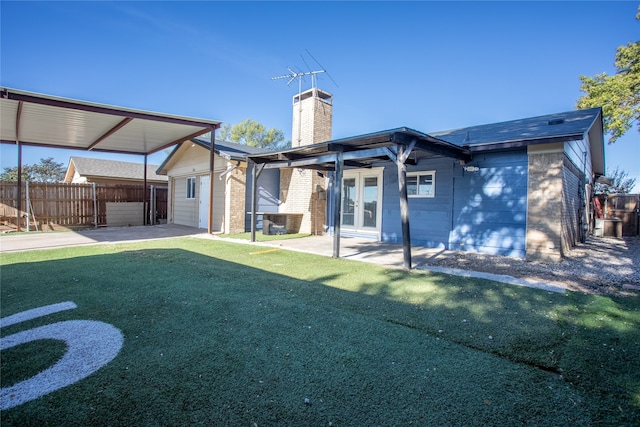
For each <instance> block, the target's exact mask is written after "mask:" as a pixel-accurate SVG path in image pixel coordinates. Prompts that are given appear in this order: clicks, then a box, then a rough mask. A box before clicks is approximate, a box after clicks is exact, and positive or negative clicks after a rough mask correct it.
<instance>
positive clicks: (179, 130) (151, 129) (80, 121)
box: [0, 88, 221, 233]
mask: <svg viewBox="0 0 640 427" xmlns="http://www.w3.org/2000/svg"><path fill="white" fill-rule="evenodd" d="M0 114H1V115H0V123H1V126H0V143H2V144H15V145H16V146H17V147H18V197H17V200H18V202H17V206H16V208H17V211H18V215H20V211H21V209H22V206H21V191H22V190H21V185H22V147H23V146H25V145H28V146H37V147H49V148H66V149H76V150H85V151H97V152H108V153H121V154H139V155H143V156H144V177H143V179H144V187H145V188H146V186H147V182H146V181H147V180H146V175H147V157H148V156H149V155H150V154H153V153H156V152H158V151H161V150H164V149H165V148H168V147H171V146H173V145H175V144H178V143H180V142H183V141H186V140H188V139H191V138H195V137H197V136H200V135H203V134H205V133H208V132H210V133H211V149H210V156H209V176H210V179H209V182H210V184H209V221H208V232H209V233H211V231H212V220H213V186H214V179H213V176H212V175H213V159H214V157H213V156H214V149H215V130H216V129H218V128H220V124H221V122H220V121H217V120H206V119H197V118H191V117H183V116H175V115H168V114H160V113H155V112H149V111H142V110H134V109H128V108H122V107H115V106H111V105H105V104H96V103H91V102H86V101H79V100H74V99H68V98H60V97H55V96H50V95H43V94H38V93H33V92H26V91H22V90H16V89H9V88H0ZM146 197H147V196H146V192H145V197H144V198H145V203H147V200H146ZM18 231H20V221H18Z"/></svg>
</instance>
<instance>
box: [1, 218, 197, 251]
mask: <svg viewBox="0 0 640 427" xmlns="http://www.w3.org/2000/svg"><path fill="white" fill-rule="evenodd" d="M204 232H205V230H200V229H198V228H193V227H185V226H183V225H175V224H160V225H149V226H136V227H111V228H98V229H92V230H82V231H62V232H47V233H27V234H22V233H20V234H18V233H15V234H4V235H0V253H7V252H20V251H30V250H34V249H53V248H63V247H68V246H85V245H95V244H98V243H117V242H135V241H142V240H154V239H166V238H169V237H179V236H193V235H197V234H200V233H204Z"/></svg>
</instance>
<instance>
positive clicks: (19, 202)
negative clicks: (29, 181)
mask: <svg viewBox="0 0 640 427" xmlns="http://www.w3.org/2000/svg"><path fill="white" fill-rule="evenodd" d="M21 209H22V143H21V142H20V141H19V140H18V196H17V199H16V210H17V212H18V213H17V214H16V215H17V218H16V219H17V221H16V225H17V231H18V232H20V229H21V224H20V222H21V221H22V218H21V217H20V210H21Z"/></svg>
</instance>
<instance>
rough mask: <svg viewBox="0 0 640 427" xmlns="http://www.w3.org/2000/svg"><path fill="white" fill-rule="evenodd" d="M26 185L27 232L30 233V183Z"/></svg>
mask: <svg viewBox="0 0 640 427" xmlns="http://www.w3.org/2000/svg"><path fill="white" fill-rule="evenodd" d="M24 185H25V187H26V188H25V193H26V194H25V197H26V205H27V232H29V231H30V229H29V223H30V222H31V221H29V215H31V210H30V209H29V206H31V200H30V199H29V181H27V182H25V183H24Z"/></svg>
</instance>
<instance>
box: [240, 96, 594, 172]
mask: <svg viewBox="0 0 640 427" xmlns="http://www.w3.org/2000/svg"><path fill="white" fill-rule="evenodd" d="M586 135H588V138H589V143H590V145H591V154H592V162H593V169H594V172H595V173H596V174H604V143H603V141H604V140H603V131H602V110H601V109H600V108H591V109H586V110H575V111H568V112H565V113H556V114H549V115H546V116H539V117H532V118H527V119H520V120H512V121H508V122H501V123H493V124H487V125H480V126H471V127H468V128H462V129H455V130H449V131H444V132H433V133H429V134H425V133H422V132H418V131H415V130H413V129H409V128H406V127H403V128H397V129H391V130H386V131H381V132H376V133H370V134H365V135H359V136H354V137H349V138H343V139H338V140H333V141H327V142H323V143H319V144H312V145H307V146H303V147H299V148H295V149H289V150H283V151H278V152H269V153H263V154H257V155H255V154H252V155H249V158H250V159H251V160H252V161H254V162H256V163H265V164H270V166H269V167H308V168H316V169H329V170H331V169H332V168H333V167H334V162H335V153H337V152H343V153H349V152H354V153H355V152H356V151H358V152H359V154H358V155H357V156H358V158H357V159H356V158H355V156H356V154H353V155H352V156H351V157H354V158H353V160H354V161H353V162H352V164H351V165H352V166H357V167H362V166H367V165H368V164H371V163H373V162H376V161H379V160H380V159H387V158H388V156H387V155H386V152H385V151H383V150H381V149H385V148H386V149H388V148H391V147H394V146H395V145H397V144H401V145H408V144H409V143H410V142H411V141H413V140H415V141H416V145H415V146H414V147H413V154H412V156H411V157H410V159H409V160H411V158H413V159H414V160H417V159H419V158H421V157H424V156H429V155H430V156H432V155H434V154H436V155H444V156H447V157H452V158H457V159H462V160H469V159H470V158H471V156H472V155H473V153H474V152H478V151H485V150H504V149H509V148H517V147H526V146H527V145H531V144H540V143H551V142H564V141H572V140H578V139H583V138H585V136H586ZM348 157H349V155H347V157H345V159H347V158H348ZM345 165H349V163H348V162H346V161H345Z"/></svg>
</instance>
